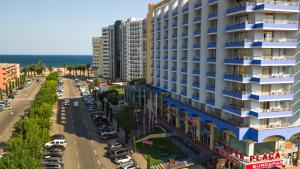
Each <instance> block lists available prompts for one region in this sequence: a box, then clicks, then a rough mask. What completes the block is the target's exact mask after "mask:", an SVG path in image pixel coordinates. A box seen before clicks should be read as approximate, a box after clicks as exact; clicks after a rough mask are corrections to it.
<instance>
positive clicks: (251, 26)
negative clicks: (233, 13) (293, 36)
mask: <svg viewBox="0 0 300 169" xmlns="http://www.w3.org/2000/svg"><path fill="white" fill-rule="evenodd" d="M298 27H299V26H298V21H295V20H278V19H276V20H273V19H264V20H260V21H249V20H246V21H245V22H244V23H234V24H232V25H230V26H227V27H226V29H225V30H226V32H239V31H246V30H282V31H289V30H290V31H296V30H298Z"/></svg>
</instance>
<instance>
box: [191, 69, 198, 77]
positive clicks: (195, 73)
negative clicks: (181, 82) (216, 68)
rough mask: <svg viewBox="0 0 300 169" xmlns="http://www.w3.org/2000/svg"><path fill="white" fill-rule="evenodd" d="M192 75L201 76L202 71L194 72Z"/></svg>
mask: <svg viewBox="0 0 300 169" xmlns="http://www.w3.org/2000/svg"><path fill="white" fill-rule="evenodd" d="M192 74H193V75H194V76H200V70H193V72H192Z"/></svg>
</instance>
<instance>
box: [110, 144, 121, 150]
mask: <svg viewBox="0 0 300 169" xmlns="http://www.w3.org/2000/svg"><path fill="white" fill-rule="evenodd" d="M122 147H123V145H122V144H120V143H109V144H108V145H107V147H106V149H107V150H110V149H113V148H122Z"/></svg>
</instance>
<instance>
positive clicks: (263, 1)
mask: <svg viewBox="0 0 300 169" xmlns="http://www.w3.org/2000/svg"><path fill="white" fill-rule="evenodd" d="M262 3H263V4H270V5H286V6H299V2H296V1H294V2H287V1H277V0H276V1H270V0H256V4H262Z"/></svg>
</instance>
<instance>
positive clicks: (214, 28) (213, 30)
mask: <svg viewBox="0 0 300 169" xmlns="http://www.w3.org/2000/svg"><path fill="white" fill-rule="evenodd" d="M217 30H218V29H217V28H216V27H213V28H208V30H207V33H208V34H209V35H212V34H216V33H217Z"/></svg>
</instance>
